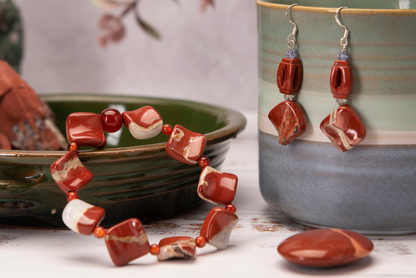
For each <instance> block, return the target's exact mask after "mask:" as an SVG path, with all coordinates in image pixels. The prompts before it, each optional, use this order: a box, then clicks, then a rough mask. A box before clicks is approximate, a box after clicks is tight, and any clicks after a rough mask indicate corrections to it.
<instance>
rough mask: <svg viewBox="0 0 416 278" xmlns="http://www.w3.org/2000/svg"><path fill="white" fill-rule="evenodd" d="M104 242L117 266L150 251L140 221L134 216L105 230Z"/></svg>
mask: <svg viewBox="0 0 416 278" xmlns="http://www.w3.org/2000/svg"><path fill="white" fill-rule="evenodd" d="M105 244H106V245H107V249H108V252H109V253H110V257H111V260H112V261H113V263H114V264H115V265H117V266H122V265H126V264H128V263H129V262H131V261H132V260H135V259H137V258H139V257H141V256H144V255H146V254H147V253H149V251H150V245H149V241H148V240H147V236H146V233H145V231H144V228H143V225H142V223H141V222H140V221H139V220H138V219H135V218H132V219H128V220H126V221H123V222H121V223H119V224H117V225H115V226H113V227H111V228H110V229H108V230H107V234H106V235H105Z"/></svg>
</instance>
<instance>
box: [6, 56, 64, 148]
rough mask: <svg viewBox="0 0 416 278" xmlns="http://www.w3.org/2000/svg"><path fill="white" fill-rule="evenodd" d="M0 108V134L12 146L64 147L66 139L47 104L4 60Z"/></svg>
mask: <svg viewBox="0 0 416 278" xmlns="http://www.w3.org/2000/svg"><path fill="white" fill-rule="evenodd" d="M0 111H1V113H0V123H1V124H0V133H2V134H4V135H5V136H6V137H7V139H8V141H9V144H10V145H11V147H12V148H13V149H18V150H47V151H52V150H60V149H65V147H66V145H67V142H66V140H65V137H64V136H63V135H62V134H61V133H60V131H59V129H58V128H57V126H56V125H55V121H54V115H53V113H52V111H51V110H50V108H49V107H48V105H47V104H46V103H45V102H43V101H42V100H41V99H40V98H39V97H38V96H37V95H36V93H35V91H34V90H33V89H32V88H31V87H30V86H29V84H27V83H26V82H25V81H24V80H22V79H21V78H20V76H19V75H18V74H17V72H15V71H14V70H13V68H12V67H11V66H10V65H9V64H8V63H7V62H5V61H0ZM2 142H3V144H1V143H2ZM4 142H6V141H5V140H0V147H1V148H3V149H10V148H9V147H8V145H9V144H6V143H4Z"/></svg>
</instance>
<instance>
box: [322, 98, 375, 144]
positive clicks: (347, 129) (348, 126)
mask: <svg viewBox="0 0 416 278" xmlns="http://www.w3.org/2000/svg"><path fill="white" fill-rule="evenodd" d="M321 130H322V132H323V133H324V134H325V135H326V136H328V138H329V139H330V140H331V141H332V143H333V144H334V145H335V146H336V147H337V149H338V150H339V151H341V152H345V151H348V150H350V149H352V148H353V147H354V146H355V145H357V144H358V143H360V142H361V141H362V140H364V138H365V136H366V134H367V130H366V128H365V125H364V123H363V122H362V120H361V119H360V117H359V116H358V115H357V113H356V112H355V111H354V109H353V108H352V107H351V106H349V105H348V104H344V105H341V106H340V107H338V109H336V110H335V111H333V112H332V113H331V114H330V115H329V116H328V117H326V118H325V119H324V120H323V121H322V122H321Z"/></svg>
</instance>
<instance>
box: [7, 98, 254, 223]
mask: <svg viewBox="0 0 416 278" xmlns="http://www.w3.org/2000/svg"><path fill="white" fill-rule="evenodd" d="M42 98H43V99H44V100H45V101H46V102H47V103H48V104H49V106H50V108H51V109H52V110H53V111H54V112H55V114H56V118H57V124H58V127H59V128H60V129H61V131H62V132H63V134H65V120H66V117H67V116H68V115H69V114H70V113H72V112H79V111H84V112H94V113H98V114H99V113H100V112H101V111H102V110H104V109H106V108H108V107H110V106H111V107H115V108H117V109H119V110H135V109H137V108H140V107H142V106H145V105H150V106H153V107H154V108H155V109H156V110H158V111H159V113H160V114H161V116H162V117H163V119H164V122H165V123H170V124H171V125H172V126H173V125H175V124H181V125H183V126H185V127H186V128H188V129H190V130H192V131H195V132H200V133H203V134H205V135H206V138H207V147H206V150H205V153H204V155H205V156H208V157H209V159H210V160H211V165H212V166H213V167H216V168H218V167H220V166H221V164H222V162H223V161H224V160H225V155H226V152H227V151H228V148H229V146H230V143H231V140H232V139H233V138H235V137H236V136H237V134H238V133H239V132H241V131H242V130H243V129H244V127H245V124H246V120H245V118H244V116H243V115H242V114H240V113H238V112H236V111H233V110H230V109H226V108H223V107H218V106H213V105H208V104H202V103H196V102H188V101H181V100H173V99H157V98H144V97H121V96H100V95H48V96H43V97H42ZM167 139H168V137H167V136H164V135H163V134H160V135H158V136H157V137H155V138H152V139H149V140H142V141H138V140H136V139H134V138H133V137H132V136H131V135H130V133H129V131H128V129H127V128H126V127H123V129H122V130H121V133H119V134H117V133H116V134H109V135H107V141H108V143H107V146H106V148H105V149H104V150H93V149H90V150H83V151H81V152H80V154H79V157H80V159H81V161H82V162H83V164H84V165H85V166H86V167H87V168H88V169H89V170H90V171H91V172H92V173H93V175H94V178H93V180H92V182H91V183H89V184H88V185H87V186H86V187H85V188H83V189H82V190H80V191H79V197H80V199H82V200H84V201H86V202H88V203H90V204H93V205H96V206H99V207H102V208H104V209H105V211H106V217H105V219H104V221H103V222H102V224H103V225H104V226H110V225H113V224H116V223H118V222H120V221H122V220H125V219H128V218H131V217H136V218H139V219H140V220H141V221H142V222H145V223H146V222H151V221H155V220H158V219H162V218H166V217H170V216H173V215H175V214H178V213H181V212H184V211H186V210H188V209H190V208H192V207H194V206H196V205H197V204H199V203H200V199H199V197H198V195H197V193H196V187H197V182H198V179H199V173H200V167H199V166H193V165H192V166H191V165H186V164H183V163H180V162H178V161H176V160H174V159H172V158H170V157H169V156H167V155H166V153H165V150H164V148H165V144H166V141H167ZM64 153H65V152H64V151H56V152H41V151H13V150H12V151H6V150H1V151H0V224H4V225H13V226H30V227H64V224H63V222H62V220H61V215H62V211H63V209H64V207H65V205H66V198H65V196H66V195H65V194H64V193H63V192H62V191H61V190H60V189H59V187H58V186H57V185H56V184H55V183H54V181H53V179H52V177H51V174H50V171H49V167H50V165H51V164H52V163H53V162H54V161H55V160H57V159H58V158H59V157H61V156H62V155H63V154H64Z"/></svg>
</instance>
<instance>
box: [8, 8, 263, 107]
mask: <svg viewBox="0 0 416 278" xmlns="http://www.w3.org/2000/svg"><path fill="white" fill-rule="evenodd" d="M14 2H15V4H16V5H17V6H18V8H19V9H20V13H21V16H22V21H23V28H24V54H23V60H22V64H21V74H22V76H23V78H24V79H25V80H26V81H27V82H29V84H31V85H32V87H33V88H34V89H35V90H36V91H37V92H38V93H40V94H48V93H84V92H85V93H102V94H120V95H146V96H153V97H168V98H180V99H188V100H194V101H201V102H207V103H213V104H220V105H223V106H226V107H230V108H234V109H236V110H244V111H254V110H256V109H257V22H256V5H255V2H254V0H216V1H215V8H214V9H213V8H212V7H208V8H207V10H206V12H205V13H201V12H200V5H201V2H200V1H197V0H176V1H174V0H141V1H140V4H139V11H140V14H141V16H142V18H143V19H144V20H146V22H148V23H150V24H151V25H152V26H153V27H155V28H156V29H157V30H158V31H159V32H160V34H161V37H162V38H161V40H156V39H154V38H152V37H151V36H149V35H148V34H146V33H145V32H144V31H143V30H142V29H140V28H139V27H138V25H137V23H136V19H135V17H134V15H133V13H130V14H128V15H127V16H126V17H125V18H124V19H123V24H124V25H125V29H126V37H125V38H124V39H123V40H122V41H121V42H119V43H117V44H114V43H111V44H108V45H107V47H106V48H103V47H101V46H100V45H99V44H98V42H97V38H98V37H99V36H100V35H102V32H101V31H100V30H99V28H98V27H97V22H98V20H99V18H100V17H101V15H102V14H103V13H104V12H105V10H102V9H100V8H98V7H96V6H94V5H92V4H91V2H90V1H88V0H71V1H64V0H59V1H57V0H36V1H27V0H14ZM109 12H110V13H113V14H118V13H119V12H120V11H119V10H114V11H109Z"/></svg>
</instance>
